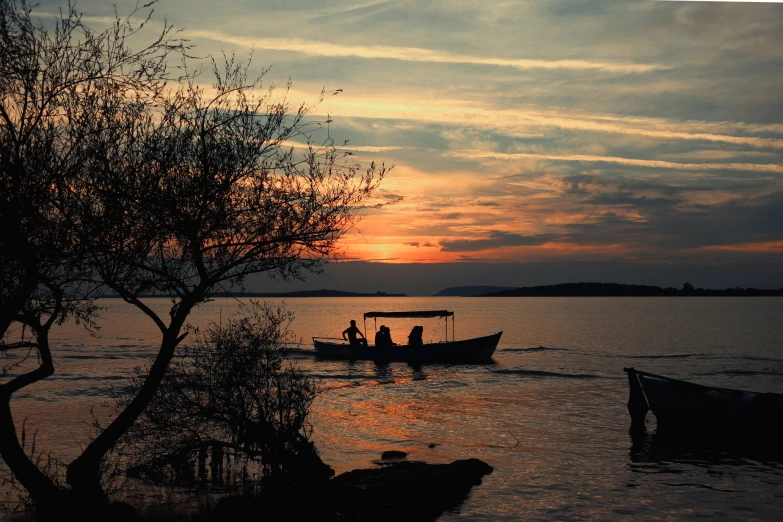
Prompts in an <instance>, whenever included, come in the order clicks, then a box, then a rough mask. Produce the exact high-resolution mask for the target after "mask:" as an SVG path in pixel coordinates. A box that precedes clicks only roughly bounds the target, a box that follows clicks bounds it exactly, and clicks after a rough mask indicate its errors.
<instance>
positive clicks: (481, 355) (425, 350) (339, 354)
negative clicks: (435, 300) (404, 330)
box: [313, 310, 503, 362]
mask: <svg viewBox="0 0 783 522" xmlns="http://www.w3.org/2000/svg"><path fill="white" fill-rule="evenodd" d="M379 318H388V319H400V318H404V319H419V318H421V319H429V318H438V319H444V320H445V334H446V335H445V341H440V342H437V343H424V342H423V343H422V344H421V345H418V346H410V345H408V344H393V345H391V346H375V345H372V344H370V345H369V346H363V345H352V344H349V343H348V342H347V341H345V340H344V339H341V338H331V337H313V346H314V347H315V352H316V354H317V355H318V356H320V357H329V358H337V359H371V360H391V361H422V362H482V361H488V360H490V359H491V358H492V354H493V353H495V349H496V348H497V346H498V343H499V342H500V336H501V335H502V334H503V332H498V333H495V334H492V335H486V336H484V337H475V338H472V339H462V340H459V341H458V340H456V338H455V332H454V312H453V311H450V310H410V311H404V312H366V313H365V314H364V336H365V338H366V337H367V319H373V320H374V324H375V331H376V332H377V330H378V319H379ZM449 318H451V340H449Z"/></svg>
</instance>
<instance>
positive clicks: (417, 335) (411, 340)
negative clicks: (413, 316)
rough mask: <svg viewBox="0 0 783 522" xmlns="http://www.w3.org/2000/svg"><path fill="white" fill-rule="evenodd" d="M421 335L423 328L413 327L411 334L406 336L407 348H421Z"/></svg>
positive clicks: (422, 342)
mask: <svg viewBox="0 0 783 522" xmlns="http://www.w3.org/2000/svg"><path fill="white" fill-rule="evenodd" d="M423 334H424V327H423V326H414V327H413V329H412V330H411V333H410V334H408V346H422V345H423V344H424V341H423V340H422V335H423Z"/></svg>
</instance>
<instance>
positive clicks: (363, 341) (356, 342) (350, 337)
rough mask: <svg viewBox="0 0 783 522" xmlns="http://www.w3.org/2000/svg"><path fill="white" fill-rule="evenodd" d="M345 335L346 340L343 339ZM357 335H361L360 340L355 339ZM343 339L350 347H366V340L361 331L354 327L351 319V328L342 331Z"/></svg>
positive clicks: (354, 323)
mask: <svg viewBox="0 0 783 522" xmlns="http://www.w3.org/2000/svg"><path fill="white" fill-rule="evenodd" d="M346 335H348V338H347V339H346V337H345V336H346ZM357 335H361V336H362V338H361V339H359V338H357V337H356V336H357ZM343 339H345V340H346V341H348V343H349V344H350V345H351V346H364V347H366V346H367V339H365V337H364V334H363V333H362V331H361V330H359V329H358V328H357V327H356V321H354V320H353V319H351V326H349V327H348V328H346V329H345V330H343Z"/></svg>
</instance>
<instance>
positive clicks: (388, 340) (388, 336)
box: [383, 326, 395, 346]
mask: <svg viewBox="0 0 783 522" xmlns="http://www.w3.org/2000/svg"><path fill="white" fill-rule="evenodd" d="M383 328H385V329H386V333H385V334H384V339H386V345H387V346H394V344H395V343H394V341H392V338H391V330H390V329H389V327H388V326H384V327H383Z"/></svg>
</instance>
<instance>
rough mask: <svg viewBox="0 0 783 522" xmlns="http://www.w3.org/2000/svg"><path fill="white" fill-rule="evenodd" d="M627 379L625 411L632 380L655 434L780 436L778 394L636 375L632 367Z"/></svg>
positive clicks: (781, 399) (781, 398)
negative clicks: (653, 421) (653, 420)
mask: <svg viewBox="0 0 783 522" xmlns="http://www.w3.org/2000/svg"><path fill="white" fill-rule="evenodd" d="M628 377H629V381H630V382H631V395H632V397H631V400H629V409H631V402H632V401H633V400H634V397H633V395H634V393H635V391H634V382H633V379H634V378H635V379H638V383H639V385H640V389H641V391H642V392H643V400H644V401H646V403H647V405H648V406H649V408H650V410H651V411H652V412H653V414H654V415H655V418H656V421H657V424H658V431H659V432H672V431H678V432H683V431H687V432H692V433H698V434H700V435H704V434H705V433H706V434H712V435H714V436H716V437H717V436H721V437H723V436H738V435H746V434H749V435H751V436H772V437H780V436H783V395H781V394H778V393H756V392H749V391H742V390H733V389H729V388H717V387H710V386H702V385H700V384H694V383H690V382H687V381H681V380H677V379H670V378H667V377H663V376H656V375H650V374H646V373H644V372H636V371H635V370H633V368H631V369H630V371H629V376H628ZM636 393H638V392H636ZM632 416H633V412H632ZM642 417H643V415H642Z"/></svg>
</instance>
